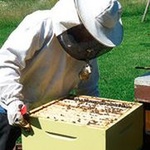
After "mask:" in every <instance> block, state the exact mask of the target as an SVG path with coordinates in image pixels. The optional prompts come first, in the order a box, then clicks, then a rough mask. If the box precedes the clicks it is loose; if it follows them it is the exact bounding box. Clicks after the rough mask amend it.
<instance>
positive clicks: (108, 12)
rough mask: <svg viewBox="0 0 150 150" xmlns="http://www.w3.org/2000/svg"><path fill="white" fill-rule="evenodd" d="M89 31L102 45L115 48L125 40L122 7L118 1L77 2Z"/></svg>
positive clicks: (83, 0)
mask: <svg viewBox="0 0 150 150" xmlns="http://www.w3.org/2000/svg"><path fill="white" fill-rule="evenodd" d="M75 3H76V8H77V10H78V14H79V16H80V18H81V21H82V22H83V24H84V26H85V27H86V28H87V30H88V31H89V32H90V33H91V34H92V35H93V37H94V38H95V39H97V40H98V41H99V42H101V43H102V44H104V45H106V46H108V47H115V46H117V45H119V44H120V43H121V42H122V40H123V26H122V21H121V12H122V7H121V4H120V3H119V1H117V0H92V1H90V0H75Z"/></svg>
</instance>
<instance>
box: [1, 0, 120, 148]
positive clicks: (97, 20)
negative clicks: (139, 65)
mask: <svg viewBox="0 0 150 150" xmlns="http://www.w3.org/2000/svg"><path fill="white" fill-rule="evenodd" d="M122 39H123V27H122V22H121V5H120V3H119V2H118V1H117V0H92V1H90V0H60V1H58V2H57V3H56V5H55V6H54V7H53V8H52V9H51V10H43V11H36V12H34V13H32V14H30V15H28V16H26V17H25V19H24V20H23V21H22V22H21V23H20V24H19V26H18V27H17V28H16V29H15V30H14V31H13V32H12V33H11V35H10V36H9V37H8V39H7V40H6V42H5V43H4V45H3V46H2V47H1V50H0V122H1V123H0V149H1V150H12V148H13V147H14V144H15V141H16V139H17V138H18V136H20V128H19V127H18V126H17V125H19V123H20V122H21V120H22V119H23V114H25V113H26V107H25V106H27V108H28V110H30V109H33V108H35V107H38V106H40V105H43V104H44V103H47V102H48V101H50V100H53V99H57V98H60V97H63V96H66V95H68V94H69V93H70V92H72V91H74V92H76V94H77V95H78V94H79V95H81V94H84V95H91V96H99V90H98V80H99V73H98V66H97V62H96V58H97V57H98V56H100V55H102V54H104V53H106V52H108V51H110V50H111V49H112V48H113V47H115V46H117V45H119V44H120V43H121V42H122Z"/></svg>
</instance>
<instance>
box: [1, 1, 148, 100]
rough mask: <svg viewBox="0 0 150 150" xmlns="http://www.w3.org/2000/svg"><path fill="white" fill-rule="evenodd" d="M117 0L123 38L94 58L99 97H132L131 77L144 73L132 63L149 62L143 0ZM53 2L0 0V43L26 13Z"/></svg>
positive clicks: (138, 64) (146, 19)
mask: <svg viewBox="0 0 150 150" xmlns="http://www.w3.org/2000/svg"><path fill="white" fill-rule="evenodd" d="M120 1H121V3H122V6H123V13H122V22H123V26H124V39H123V42H122V44H121V45H120V46H118V47H116V48H114V49H113V50H112V51H110V52H109V53H107V54H105V55H103V56H101V57H99V58H98V64H99V71H100V81H99V89H100V91H101V97H107V98H113V99H121V100H127V101H134V79H135V78H136V77H138V76H140V75H142V74H144V73H146V71H145V70H136V69H135V67H136V66H149V65H150V60H149V54H150V51H149V47H150V41H149V38H150V29H149V27H150V26H149V22H150V12H148V14H147V16H146V18H145V21H144V22H141V19H142V15H143V13H144V9H145V6H146V0H142V1H141V0H132V1H131V0H120ZM55 2H56V0H26V1H24V0H3V1H0V46H2V44H3V43H4V41H5V40H6V39H7V37H8V35H9V34H10V33H11V32H12V31H13V30H14V29H15V28H16V27H17V25H18V24H19V22H20V21H21V20H22V19H23V18H24V17H25V16H26V15H27V14H29V13H31V12H33V11H35V10H38V9H49V8H50V7H52V6H53V5H54V4H55ZM10 7H11V9H10ZM18 42H19V41H18Z"/></svg>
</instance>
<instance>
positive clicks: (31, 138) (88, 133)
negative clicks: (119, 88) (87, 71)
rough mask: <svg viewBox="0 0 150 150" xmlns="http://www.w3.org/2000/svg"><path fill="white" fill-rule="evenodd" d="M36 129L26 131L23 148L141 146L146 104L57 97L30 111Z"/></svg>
mask: <svg viewBox="0 0 150 150" xmlns="http://www.w3.org/2000/svg"><path fill="white" fill-rule="evenodd" d="M30 123H31V125H32V129H33V133H32V134H31V135H30V134H29V133H25V132H23V134H22V145H23V150H30V149H36V150H42V148H44V149H45V150H50V149H53V150H61V149H63V150H83V149H85V150H91V149H93V150H120V148H121V150H139V149H140V148H141V147H142V142H143V136H142V135H143V108H142V104H140V103H137V102H125V101H119V100H112V99H104V98H97V97H89V96H79V97H74V98H64V99H61V100H54V101H52V102H50V103H48V104H46V105H43V106H41V107H39V108H37V109H34V110H33V111H31V118H30Z"/></svg>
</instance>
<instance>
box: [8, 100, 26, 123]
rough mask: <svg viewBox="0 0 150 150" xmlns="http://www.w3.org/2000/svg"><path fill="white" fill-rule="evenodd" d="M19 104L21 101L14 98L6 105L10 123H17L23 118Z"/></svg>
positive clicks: (21, 103)
mask: <svg viewBox="0 0 150 150" xmlns="http://www.w3.org/2000/svg"><path fill="white" fill-rule="evenodd" d="M19 105H22V106H23V105H24V104H23V102H22V101H20V100H16V101H13V102H12V103H10V104H9V105H8V107H7V118H8V122H9V124H10V125H15V124H18V123H19V121H21V120H22V119H23V116H22V115H21V112H20V108H19Z"/></svg>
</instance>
